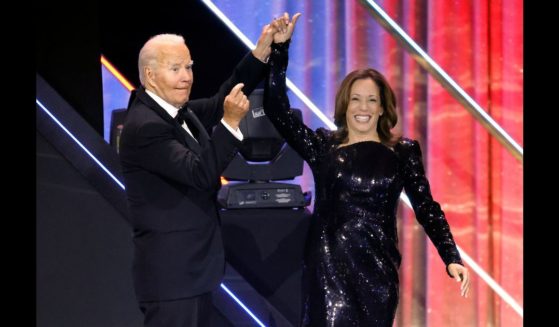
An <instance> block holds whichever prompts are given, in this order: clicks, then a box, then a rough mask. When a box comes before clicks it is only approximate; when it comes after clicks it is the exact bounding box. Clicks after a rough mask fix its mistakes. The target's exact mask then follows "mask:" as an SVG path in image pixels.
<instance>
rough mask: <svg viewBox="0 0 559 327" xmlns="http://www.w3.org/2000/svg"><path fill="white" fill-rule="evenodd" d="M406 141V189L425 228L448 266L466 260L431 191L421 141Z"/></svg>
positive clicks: (418, 218) (416, 214) (418, 219)
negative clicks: (426, 175) (461, 256)
mask: <svg viewBox="0 0 559 327" xmlns="http://www.w3.org/2000/svg"><path fill="white" fill-rule="evenodd" d="M405 143H406V148H407V150H408V151H406V152H407V156H406V159H405V167H404V174H405V182H404V189H405V190H406V194H407V196H408V197H409V199H410V201H411V203H412V206H413V210H414V211H415V216H416V217H417V221H418V222H419V223H420V224H421V226H423V228H424V229H425V232H426V233H427V235H428V236H429V238H430V239H431V241H432V242H433V244H434V245H435V247H436V248H437V251H438V252H439V255H440V256H441V258H442V260H443V261H444V263H445V264H446V266H447V267H448V265H449V264H451V263H459V264H462V260H461V258H460V253H459V252H458V248H457V247H456V243H455V242H454V238H453V237H452V233H451V232H450V226H449V225H448V222H447V220H446V218H445V215H444V212H443V211H442V209H441V206H440V205H439V203H437V202H436V201H435V200H433V197H432V195H431V189H430V187H429V181H428V180H427V178H426V177H425V170H424V168H423V160H422V156H421V149H420V147H419V143H418V142H417V141H414V140H407V141H405ZM447 272H448V270H447Z"/></svg>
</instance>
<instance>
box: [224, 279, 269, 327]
mask: <svg viewBox="0 0 559 327" xmlns="http://www.w3.org/2000/svg"><path fill="white" fill-rule="evenodd" d="M221 288H222V289H224V290H225V292H227V294H229V296H231V297H232V298H233V300H235V301H236V302H237V303H238V304H239V305H240V306H241V307H242V308H243V309H244V310H245V311H246V312H247V313H248V314H249V315H250V316H251V317H252V319H254V321H256V323H257V324H258V325H260V326H262V327H266V325H264V324H263V323H262V322H261V321H260V320H259V319H258V318H256V316H255V315H254V314H253V313H252V312H251V311H250V310H249V309H248V308H247V307H246V306H245V305H244V304H243V302H241V300H239V299H238V298H237V297H236V296H235V294H233V292H231V291H230V290H229V289H228V288H227V287H226V286H225V285H224V284H223V283H222V284H221Z"/></svg>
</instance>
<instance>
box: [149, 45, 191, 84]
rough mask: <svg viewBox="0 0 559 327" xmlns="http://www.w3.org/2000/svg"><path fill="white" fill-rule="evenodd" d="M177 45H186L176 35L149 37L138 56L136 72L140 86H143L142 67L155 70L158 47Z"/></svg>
mask: <svg viewBox="0 0 559 327" xmlns="http://www.w3.org/2000/svg"><path fill="white" fill-rule="evenodd" d="M177 44H186V43H185V42H184V38H183V37H182V36H181V35H177V34H159V35H156V36H153V37H151V38H150V39H149V40H148V41H147V42H146V43H145V44H144V46H143V47H142V50H140V55H139V56H138V70H139V72H140V83H142V85H144V80H145V76H144V67H147V66H150V67H154V68H155V67H156V65H157V57H158V54H159V46H161V45H177ZM144 86H145V85H144Z"/></svg>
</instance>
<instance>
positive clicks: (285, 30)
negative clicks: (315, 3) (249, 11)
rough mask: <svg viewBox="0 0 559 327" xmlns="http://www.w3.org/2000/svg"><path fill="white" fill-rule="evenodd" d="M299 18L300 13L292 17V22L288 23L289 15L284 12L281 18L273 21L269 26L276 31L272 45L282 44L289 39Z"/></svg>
mask: <svg viewBox="0 0 559 327" xmlns="http://www.w3.org/2000/svg"><path fill="white" fill-rule="evenodd" d="M300 16H301V13H296V14H295V15H293V18H292V20H291V21H289V14H288V13H287V12H285V13H283V16H281V17H279V18H277V19H274V21H273V22H272V24H271V25H272V26H273V27H275V28H276V29H277V31H278V32H276V33H275V34H274V43H283V42H285V41H287V40H289V39H290V38H291V35H293V30H294V29H295V24H296V23H297V20H298V19H299V17H300Z"/></svg>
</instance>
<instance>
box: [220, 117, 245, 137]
mask: <svg viewBox="0 0 559 327" xmlns="http://www.w3.org/2000/svg"><path fill="white" fill-rule="evenodd" d="M221 123H222V124H223V126H225V128H227V129H228V130H229V132H231V134H233V136H235V137H236V138H237V139H238V140H239V141H242V140H243V138H244V136H243V133H241V130H240V129H238V128H237V129H236V130H234V129H233V127H231V126H229V125H228V124H227V123H226V122H225V120H224V119H223V118H221Z"/></svg>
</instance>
